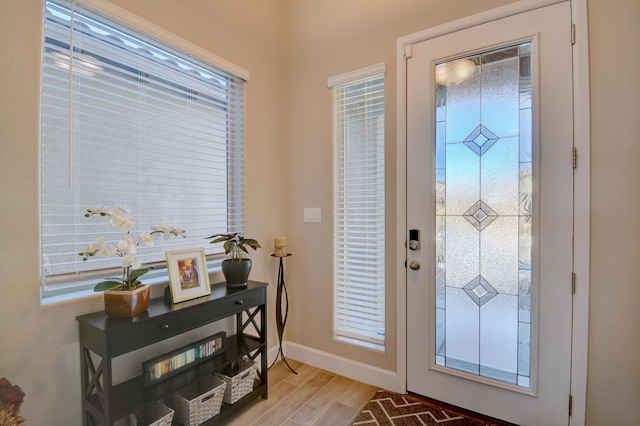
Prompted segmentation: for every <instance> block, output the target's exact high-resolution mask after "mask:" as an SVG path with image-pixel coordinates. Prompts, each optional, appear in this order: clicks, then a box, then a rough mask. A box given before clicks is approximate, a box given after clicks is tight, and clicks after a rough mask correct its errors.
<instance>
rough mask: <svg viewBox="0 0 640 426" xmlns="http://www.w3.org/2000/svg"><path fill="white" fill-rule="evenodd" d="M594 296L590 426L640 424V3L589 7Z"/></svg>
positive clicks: (603, 2)
mask: <svg viewBox="0 0 640 426" xmlns="http://www.w3.org/2000/svg"><path fill="white" fill-rule="evenodd" d="M588 5H589V39H590V40H589V46H590V63H591V67H590V68H591V69H590V71H591V132H592V133H591V294H590V311H589V374H588V386H587V390H588V393H587V396H588V397H587V421H588V423H589V424H591V425H613V424H621V425H622V424H637V423H638V418H640V404H639V403H638V402H640V331H638V326H640V307H639V304H640V285H638V282H639V280H638V277H640V244H639V242H640V222H639V221H638V217H637V216H636V212H638V211H640V191H639V190H638V185H639V184H640V167H638V159H640V84H639V83H638V82H637V81H635V80H633V79H629V78H628V77H629V76H633V75H637V74H638V72H640V49H638V43H639V42H640V25H638V23H639V22H640V2H638V1H637V0H616V1H607V0H589V3H588Z"/></svg>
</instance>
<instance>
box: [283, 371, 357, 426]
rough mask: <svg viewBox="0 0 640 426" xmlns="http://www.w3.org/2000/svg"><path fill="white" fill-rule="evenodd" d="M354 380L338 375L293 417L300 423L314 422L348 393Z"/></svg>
mask: <svg viewBox="0 0 640 426" xmlns="http://www.w3.org/2000/svg"><path fill="white" fill-rule="evenodd" d="M352 383H353V380H351V379H347V378H346V377H342V376H336V377H335V378H334V379H333V380H332V381H331V382H329V383H328V384H327V386H325V387H324V388H323V389H322V390H321V391H320V392H318V394H316V395H315V396H314V397H313V398H311V399H310V400H309V401H308V402H307V403H306V404H304V405H303V406H302V407H301V408H300V409H299V410H298V411H297V412H296V413H295V414H294V415H293V416H292V417H291V419H292V420H294V421H296V422H298V423H300V424H313V422H315V421H316V420H317V419H318V418H320V416H322V415H323V414H324V413H325V411H327V409H328V408H329V407H331V406H332V405H333V403H334V402H336V401H339V400H340V399H341V398H342V395H343V394H344V393H346V391H347V390H348V389H349V387H350V385H351V384H352Z"/></svg>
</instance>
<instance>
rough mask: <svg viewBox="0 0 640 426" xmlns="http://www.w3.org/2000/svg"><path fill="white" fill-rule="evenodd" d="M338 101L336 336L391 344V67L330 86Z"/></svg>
mask: <svg viewBox="0 0 640 426" xmlns="http://www.w3.org/2000/svg"><path fill="white" fill-rule="evenodd" d="M329 87H331V88H332V89H333V95H334V101H333V104H334V334H335V336H336V338H338V339H346V340H349V341H352V342H355V343H360V344H365V345H370V346H373V347H376V348H380V347H382V346H383V345H384V339H385V292H384V290H385V196H384V183H385V181H384V64H380V65H377V66H373V67H370V68H367V69H363V70H360V71H356V72H354V73H349V74H345V75H341V76H337V77H333V78H331V79H329Z"/></svg>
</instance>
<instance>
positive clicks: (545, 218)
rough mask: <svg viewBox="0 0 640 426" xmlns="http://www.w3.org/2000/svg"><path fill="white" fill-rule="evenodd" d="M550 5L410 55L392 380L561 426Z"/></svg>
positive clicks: (563, 75)
mask: <svg viewBox="0 0 640 426" xmlns="http://www.w3.org/2000/svg"><path fill="white" fill-rule="evenodd" d="M570 15H571V14H570V5H569V2H568V1H566V2H562V3H558V4H555V5H552V6H547V7H544V8H540V9H537V10H533V11H530V12H526V13H521V14H517V15H514V16H511V17H508V18H504V19H499V20H495V21H492V22H490V23H486V24H482V25H478V26H475V27H471V28H467V29H464V30H460V31H456V32H452V33H449V34H446V35H443V36H439V37H436V38H433V39H430V40H427V41H423V42H420V43H416V44H414V45H413V46H412V48H411V50H410V54H409V55H408V56H409V57H408V59H407V94H406V96H407V225H408V228H409V229H407V237H408V239H410V240H413V241H412V242H410V244H408V249H407V299H408V301H407V324H408V326H407V327H408V330H407V332H408V334H407V336H408V337H407V339H408V343H407V354H408V355H407V371H408V375H407V387H408V390H409V391H411V392H415V393H418V394H421V395H425V396H427V397H430V398H434V399H436V400H440V401H445V402H447V403H451V404H454V405H457V406H461V407H464V408H467V409H471V410H473V411H476V412H480V413H484V414H487V415H490V416H492V417H496V418H500V419H503V420H507V421H511V422H514V423H517V424H521V425H560V424H567V423H568V422H569V410H568V404H569V389H570V361H571V313H572V291H571V277H572V263H573V247H572V236H573V167H572V153H573V128H572V117H573V109H572V108H573V106H572V63H571V58H572V55H571V53H572V52H571V33H570V29H571V16H570Z"/></svg>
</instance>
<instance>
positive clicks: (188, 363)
mask: <svg viewBox="0 0 640 426" xmlns="http://www.w3.org/2000/svg"><path fill="white" fill-rule="evenodd" d="M226 338H227V333H225V332H224V331H221V332H219V333H216V334H214V335H212V336H209V337H207V338H204V339H202V340H198V341H197V342H193V343H190V344H188V345H185V346H183V347H181V348H180V349H176V350H174V351H171V352H168V353H166V354H164V355H160V356H157V357H155V358H153V359H150V360H148V361H144V362H143V363H142V377H143V378H144V386H145V387H149V386H153V385H155V384H156V383H159V382H161V381H163V380H166V379H168V378H170V377H172V376H174V375H176V374H178V373H180V372H182V371H185V370H187V369H189V368H191V367H193V366H195V365H198V364H200V363H201V362H204V361H207V360H208V359H211V358H212V357H214V356H217V355H220V354H221V353H223V352H224V351H226V350H227V348H226Z"/></svg>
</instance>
